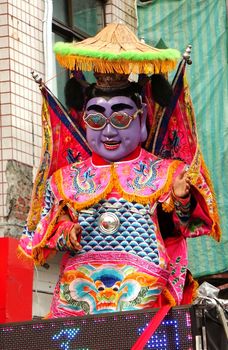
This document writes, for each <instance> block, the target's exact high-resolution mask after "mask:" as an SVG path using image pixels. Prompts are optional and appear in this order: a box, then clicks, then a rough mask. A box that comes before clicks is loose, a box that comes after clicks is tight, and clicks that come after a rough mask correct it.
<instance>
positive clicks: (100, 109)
mask: <svg viewBox="0 0 228 350" xmlns="http://www.w3.org/2000/svg"><path fill="white" fill-rule="evenodd" d="M91 110H93V111H96V112H100V113H102V112H104V111H105V108H104V107H102V106H99V105H91V106H89V107H88V108H87V111H91Z"/></svg>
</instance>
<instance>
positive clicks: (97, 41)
mask: <svg viewBox="0 0 228 350" xmlns="http://www.w3.org/2000/svg"><path fill="white" fill-rule="evenodd" d="M54 51H55V54H56V58H57V60H58V61H59V63H60V64H61V65H62V66H64V67H66V68H68V69H70V70H74V69H79V70H82V71H94V72H99V73H119V74H130V73H137V74H141V73H145V74H153V73H167V72H169V71H171V70H172V69H174V68H175V66H176V63H177V60H178V59H179V58H180V53H179V51H177V50H175V49H156V48H154V47H152V46H149V45H146V44H145V43H142V42H141V41H140V40H139V39H138V38H137V37H136V36H135V34H134V33H133V32H132V31H131V30H130V29H129V28H128V27H127V26H126V25H125V24H120V23H111V24H108V25H107V26H106V27H105V28H104V29H102V30H101V31H100V32H99V33H98V34H97V35H95V36H94V37H91V38H88V39H85V40H83V41H80V42H72V43H64V42H58V43H56V44H55V47H54Z"/></svg>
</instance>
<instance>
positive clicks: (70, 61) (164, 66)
mask: <svg viewBox="0 0 228 350" xmlns="http://www.w3.org/2000/svg"><path fill="white" fill-rule="evenodd" d="M56 58H57V60H58V62H59V63H60V65H62V66H64V67H66V68H68V69H69V70H74V69H75V68H76V69H78V70H82V71H95V72H100V73H119V74H130V73H136V74H141V73H144V74H151V73H152V74H154V73H161V72H162V73H168V72H170V71H171V70H173V69H174V68H175V66H176V61H173V60H164V61H162V60H154V61H153V62H151V61H149V60H147V61H146V60H144V61H132V60H126V59H123V60H118V61H115V60H113V61H111V60H104V59H100V58H93V57H85V56H84V57H82V56H77V55H74V56H70V55H66V56H61V55H58V54H57V55H56Z"/></svg>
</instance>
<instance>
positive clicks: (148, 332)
mask: <svg viewBox="0 0 228 350" xmlns="http://www.w3.org/2000/svg"><path fill="white" fill-rule="evenodd" d="M170 309H171V306H170V305H164V306H162V307H161V309H160V310H158V312H157V313H156V314H155V316H154V317H153V318H152V320H151V321H150V323H149V324H148V326H147V328H146V329H145V330H144V332H143V333H142V334H141V335H140V337H139V338H138V340H137V341H136V343H135V344H134V345H133V347H132V348H131V350H142V349H143V348H144V346H145V345H146V343H147V342H148V340H149V339H150V338H151V337H152V335H153V334H154V332H155V331H156V329H157V328H158V327H159V325H160V324H161V322H162V321H163V319H164V318H165V316H166V315H167V313H168V312H169V310H170Z"/></svg>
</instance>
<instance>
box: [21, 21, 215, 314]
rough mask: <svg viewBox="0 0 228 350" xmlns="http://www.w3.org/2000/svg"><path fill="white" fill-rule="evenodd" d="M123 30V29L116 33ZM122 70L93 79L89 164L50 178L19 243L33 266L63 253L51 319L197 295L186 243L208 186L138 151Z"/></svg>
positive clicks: (209, 222) (138, 107)
mask: <svg viewBox="0 0 228 350" xmlns="http://www.w3.org/2000/svg"><path fill="white" fill-rule="evenodd" d="M118 26H119V25H115V26H114V29H113V27H109V26H107V27H106V28H105V29H104V30H103V31H105V30H107V28H108V27H109V29H108V31H109V30H110V28H111V29H112V30H113V31H114V32H115V31H116V30H117V28H118ZM125 28H126V26H124V25H121V28H119V29H121V33H123V29H125ZM101 34H102V32H101V33H99V35H101ZM132 35H133V34H132ZM87 40H88V39H87ZM128 42H129V38H128ZM76 45H77V44H76ZM82 45H83V42H82ZM77 57H79V56H77ZM84 58H85V57H84ZM69 60H70V58H69V59H68V61H69ZM102 60H103V58H101V61H102ZM128 60H129V59H128ZM103 61H104V62H105V60H103ZM103 61H102V62H103ZM171 61H172V60H171ZM79 62H80V57H79ZM151 62H152V63H153V62H154V60H151ZM156 62H157V61H156ZM156 62H155V64H156ZM120 63H121V60H119V61H116V59H115V60H114V63H113V65H114V68H113V70H114V72H113V71H112V72H111V73H107V72H102V71H101V72H96V73H95V77H96V84H93V85H91V86H90V87H89V88H88V89H87V90H86V92H85V93H84V98H85V107H84V115H83V121H84V124H85V125H86V137H87V142H88V144H89V146H90V148H91V149H92V156H91V157H89V158H88V159H86V160H83V161H81V162H78V163H73V164H70V165H67V166H65V167H63V168H61V169H59V170H57V171H56V172H55V173H54V174H53V175H52V176H51V177H50V178H49V179H48V181H47V186H46V194H45V201H44V205H43V211H42V214H41V219H40V221H39V223H38V225H37V227H36V229H35V230H34V231H32V232H31V231H30V230H29V228H28V227H27V228H25V231H24V233H23V235H22V237H21V240H20V250H21V252H23V254H24V255H26V256H30V257H31V258H32V259H33V261H34V262H35V263H36V264H40V265H43V264H44V263H45V261H46V260H47V258H48V257H49V256H50V255H52V253H53V252H55V251H65V252H66V253H65V254H64V256H63V260H62V263H61V268H60V278H59V281H58V283H57V285H56V288H55V291H54V296H53V301H52V304H51V309H50V314H49V317H64V316H79V315H80V316H81V315H86V314H99V313H103V312H114V311H126V310H139V309H145V308H152V307H159V306H162V305H164V304H167V303H169V304H171V305H180V304H182V303H185V304H187V303H190V302H191V301H192V298H193V295H194V292H195V283H194V281H193V279H192V277H191V275H190V273H189V272H188V270H187V265H188V258H187V246H186V238H187V237H197V236H200V235H209V234H210V233H211V231H212V227H213V219H212V218H211V215H210V213H209V209H208V203H207V198H205V196H204V195H203V193H205V192H206V193H207V195H208V198H209V197H210V188H208V186H207V183H206V181H205V180H204V177H203V175H202V174H198V180H197V183H195V184H194V185H193V184H191V176H190V173H189V172H188V167H186V164H185V163H184V162H182V161H179V160H172V159H161V158H158V157H156V156H154V155H153V154H151V153H149V152H147V151H146V150H145V149H144V148H143V147H142V145H143V144H144V142H145V141H146V139H147V127H146V118H147V105H146V104H145V103H144V102H143V93H144V92H143V88H142V85H141V84H140V83H139V82H138V83H132V82H130V81H129V80H128V76H129V73H131V71H128V72H127V73H126V74H123V73H121V74H120V73H119V72H115V70H116V69H117V68H116V67H117V64H120ZM160 63H161V64H160V68H159V70H160V71H163V70H165V69H166V68H167V65H168V64H169V63H170V61H169V60H168V59H167V58H166V59H164V57H162V56H161V62H160ZM107 64H108V65H109V66H110V64H111V63H110V62H108V63H107ZM143 64H144V65H145V66H146V65H148V60H147V61H146V60H144V61H143V60H141V61H140V62H139V65H141V66H142V67H143ZM99 65H100V67H101V64H100V63H99V64H98V66H99ZM98 66H97V67H98ZM133 66H134V65H132V62H131V64H130V66H129V67H131V68H132V67H133ZM141 66H140V67H141ZM79 68H81V67H79ZM95 68H96V67H95ZM131 68H130V69H131ZM94 70H95V71H96V70H98V69H94ZM142 73H145V71H142ZM161 80H162V81H163V78H161ZM162 84H163V83H162ZM166 87H167V84H166V83H164V90H166ZM168 90H169V88H168ZM165 93H166V91H164V94H165ZM169 93H170V91H168V94H169ZM162 94H163V92H161V95H162ZM202 189H203V191H202ZM167 208H169V210H167ZM170 208H171V209H170Z"/></svg>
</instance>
